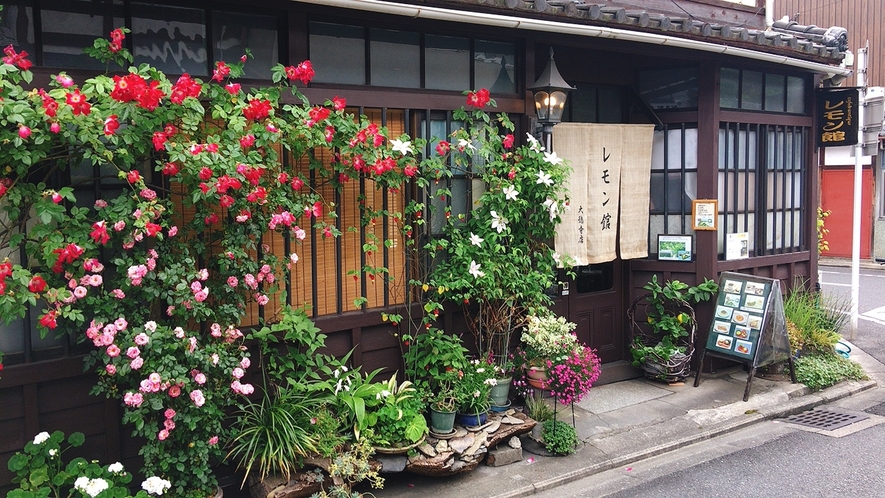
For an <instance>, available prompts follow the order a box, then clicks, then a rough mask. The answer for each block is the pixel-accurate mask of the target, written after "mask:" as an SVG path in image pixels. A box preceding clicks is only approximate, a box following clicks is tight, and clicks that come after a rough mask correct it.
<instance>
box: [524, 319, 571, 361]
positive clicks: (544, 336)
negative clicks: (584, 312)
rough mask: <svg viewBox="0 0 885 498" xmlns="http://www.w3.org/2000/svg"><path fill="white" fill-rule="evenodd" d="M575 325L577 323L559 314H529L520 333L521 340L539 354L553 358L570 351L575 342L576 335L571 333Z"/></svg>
mask: <svg viewBox="0 0 885 498" xmlns="http://www.w3.org/2000/svg"><path fill="white" fill-rule="evenodd" d="M575 327H577V324H575V323H573V322H568V321H566V319H565V318H564V317H561V316H560V317H557V316H553V315H550V316H546V317H537V316H531V317H529V324H528V327H527V329H526V331H525V333H523V334H522V342H524V343H525V345H526V346H527V347H529V348H531V349H534V350H535V351H536V352H537V353H538V354H539V355H540V356H542V357H546V358H553V357H555V356H557V355H559V354H561V353H563V352H565V351H570V350H571V349H573V348H574V346H575V345H576V344H577V337H575V335H574V334H572V333H571V331H572V330H575Z"/></svg>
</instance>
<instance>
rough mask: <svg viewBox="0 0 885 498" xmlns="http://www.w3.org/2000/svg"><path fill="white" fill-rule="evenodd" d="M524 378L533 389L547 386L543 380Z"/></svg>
mask: <svg viewBox="0 0 885 498" xmlns="http://www.w3.org/2000/svg"><path fill="white" fill-rule="evenodd" d="M526 380H527V381H528V383H529V385H530V386H532V387H534V388H535V389H542V390H543V389H547V387H546V386H545V385H544V380H541V379H532V378H529V379H526Z"/></svg>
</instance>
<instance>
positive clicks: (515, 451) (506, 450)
mask: <svg viewBox="0 0 885 498" xmlns="http://www.w3.org/2000/svg"><path fill="white" fill-rule="evenodd" d="M514 439H516V438H514ZM521 460H522V448H510V447H503V448H495V449H493V450H491V451H489V456H487V457H486V465H488V466H489V467H502V466H504V465H510V464H511V463H516V462H519V461H521Z"/></svg>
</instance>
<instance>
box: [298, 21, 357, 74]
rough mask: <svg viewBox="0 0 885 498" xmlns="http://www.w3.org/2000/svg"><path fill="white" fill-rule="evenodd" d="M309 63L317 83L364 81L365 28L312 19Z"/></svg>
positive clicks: (309, 27)
mask: <svg viewBox="0 0 885 498" xmlns="http://www.w3.org/2000/svg"><path fill="white" fill-rule="evenodd" d="M308 29H309V30H310V62H311V64H313V69H314V71H316V76H314V78H313V81H316V82H317V83H342V84H345V85H365V84H366V40H365V30H364V29H363V28H361V27H359V26H347V25H344V24H329V23H323V22H311V23H310V24H309V26H308Z"/></svg>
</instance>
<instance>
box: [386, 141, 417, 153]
mask: <svg viewBox="0 0 885 498" xmlns="http://www.w3.org/2000/svg"><path fill="white" fill-rule="evenodd" d="M390 143H391V144H392V145H393V150H394V152H399V153H400V154H402V155H404V156H406V155H408V154H409V153H410V152H412V142H410V141H408V140H406V141H405V142H403V141H402V140H400V139H398V138H395V139H393V140H391V141H390Z"/></svg>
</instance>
